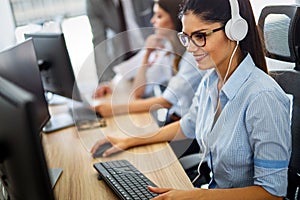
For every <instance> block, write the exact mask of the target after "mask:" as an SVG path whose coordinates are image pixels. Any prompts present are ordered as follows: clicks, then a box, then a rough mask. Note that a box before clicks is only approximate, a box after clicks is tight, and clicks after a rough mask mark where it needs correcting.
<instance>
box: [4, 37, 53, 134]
mask: <svg viewBox="0 0 300 200" xmlns="http://www.w3.org/2000/svg"><path fill="white" fill-rule="evenodd" d="M0 76H2V77H3V78H5V79H7V80H9V81H11V82H13V83H14V84H16V85H18V86H19V87H21V88H23V89H24V90H26V91H28V92H30V93H32V94H33V95H34V96H35V98H36V100H37V110H38V112H37V124H38V126H39V127H40V128H42V127H43V126H44V125H45V124H46V122H47V121H48V120H49V117H50V115H49V111H48V104H47V101H46V99H45V95H44V90H43V86H42V82H41V77H40V72H39V70H38V66H37V63H36V55H35V51H34V47H33V43H32V41H31V40H28V41H25V42H22V43H20V44H17V45H15V46H13V47H11V48H9V49H7V50H4V51H2V52H0Z"/></svg>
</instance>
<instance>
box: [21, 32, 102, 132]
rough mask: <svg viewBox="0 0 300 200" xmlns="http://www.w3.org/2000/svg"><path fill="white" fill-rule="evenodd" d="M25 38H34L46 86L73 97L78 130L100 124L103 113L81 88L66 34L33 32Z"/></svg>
mask: <svg viewBox="0 0 300 200" xmlns="http://www.w3.org/2000/svg"><path fill="white" fill-rule="evenodd" d="M25 38H27V39H28V38H31V39H32V41H33V44H34V49H35V52H36V55H37V63H38V65H39V69H40V72H41V77H42V82H43V86H44V90H45V91H48V92H51V93H54V94H58V95H60V96H63V97H66V98H69V99H70V100H72V101H69V113H70V114H71V115H72V118H73V121H74V123H75V124H76V125H77V128H78V129H79V130H80V129H81V128H82V127H86V128H88V127H90V128H94V127H98V126H100V124H99V123H98V119H99V118H101V116H100V115H99V114H97V113H96V112H95V111H93V110H91V109H90V108H89V107H90V106H89V104H88V102H87V101H86V99H84V97H83V96H81V94H80V91H79V89H78V86H77V83H76V79H75V76H74V72H73V67H72V64H71V61H70V57H69V54H68V50H67V47H66V43H65V38H64V34H63V33H31V34H25ZM73 100H75V101H73ZM59 121H61V120H59ZM66 121H67V120H66ZM86 124H90V125H88V126H86ZM49 129H50V128H49Z"/></svg>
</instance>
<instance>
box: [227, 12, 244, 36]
mask: <svg viewBox="0 0 300 200" xmlns="http://www.w3.org/2000/svg"><path fill="white" fill-rule="evenodd" d="M225 33H226V36H227V37H228V39H230V40H233V41H242V40H243V39H244V38H245V37H246V35H247V33H248V23H247V21H246V20H245V19H243V18H241V17H238V18H235V19H234V20H233V19H231V20H229V21H228V22H227V23H226V26H225Z"/></svg>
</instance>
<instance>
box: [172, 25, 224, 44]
mask: <svg viewBox="0 0 300 200" xmlns="http://www.w3.org/2000/svg"><path fill="white" fill-rule="evenodd" d="M223 29H224V26H223V27H220V28H216V29H213V30H209V31H206V32H201V31H195V32H193V33H192V34H191V36H189V35H187V34H186V33H185V32H180V33H178V34H177V36H178V38H179V40H180V42H181V44H182V45H183V46H184V47H188V46H189V44H190V40H191V41H192V42H193V43H194V45H196V46H197V47H204V46H205V45H206V36H209V35H210V34H212V33H215V32H217V31H220V30H223Z"/></svg>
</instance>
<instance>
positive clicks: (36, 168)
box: [0, 77, 54, 200]
mask: <svg viewBox="0 0 300 200" xmlns="http://www.w3.org/2000/svg"><path fill="white" fill-rule="evenodd" d="M37 104H38V101H35V98H34V96H33V95H32V94H30V93H28V92H26V91H25V90H23V89H21V88H19V87H17V86H16V85H14V84H12V83H11V82H9V81H7V80H5V79H3V78H2V77H0V110H1V112H0V199H24V200H27V199H28V200H29V199H30V200H40V199H43V200H52V199H54V195H53V191H52V187H51V181H50V177H49V173H48V167H47V163H46V159H45V157H44V153H43V147H42V143H41V137H40V135H39V122H38V117H37V116H38V107H37V106H36V105H37Z"/></svg>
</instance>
